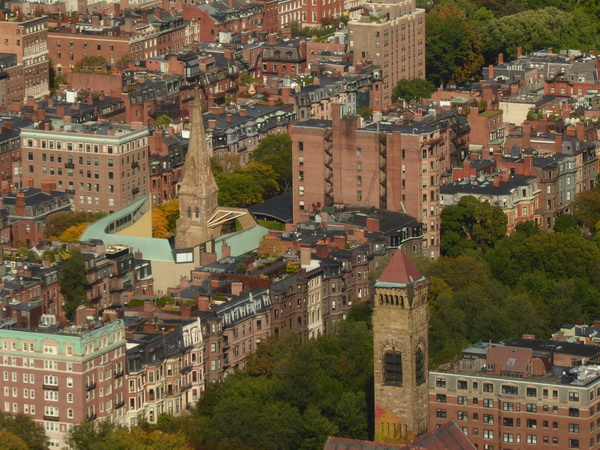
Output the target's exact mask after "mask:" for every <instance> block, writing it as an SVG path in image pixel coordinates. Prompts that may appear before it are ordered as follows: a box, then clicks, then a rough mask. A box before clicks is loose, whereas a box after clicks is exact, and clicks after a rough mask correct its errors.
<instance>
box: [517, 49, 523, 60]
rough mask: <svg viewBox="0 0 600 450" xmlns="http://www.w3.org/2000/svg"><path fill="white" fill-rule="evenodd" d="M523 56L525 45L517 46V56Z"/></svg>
mask: <svg viewBox="0 0 600 450" xmlns="http://www.w3.org/2000/svg"><path fill="white" fill-rule="evenodd" d="M522 57H523V47H517V58H522Z"/></svg>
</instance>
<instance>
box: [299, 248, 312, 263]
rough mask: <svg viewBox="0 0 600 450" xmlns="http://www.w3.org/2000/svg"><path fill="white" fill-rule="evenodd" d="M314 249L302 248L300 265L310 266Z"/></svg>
mask: <svg viewBox="0 0 600 450" xmlns="http://www.w3.org/2000/svg"><path fill="white" fill-rule="evenodd" d="M311 256H312V249H311V248H310V247H300V265H302V266H310V260H311Z"/></svg>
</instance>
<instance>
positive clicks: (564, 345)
mask: <svg viewBox="0 0 600 450" xmlns="http://www.w3.org/2000/svg"><path fill="white" fill-rule="evenodd" d="M502 344H503V345H506V346H510V347H524V348H530V349H532V350H533V351H546V352H547V351H550V350H551V349H554V353H560V354H564V355H573V356H579V357H582V358H586V359H587V358H594V357H600V347H599V346H597V345H584V344H575V343H571V342H563V341H553V340H550V339H522V338H521V339H511V340H508V341H503V342H502Z"/></svg>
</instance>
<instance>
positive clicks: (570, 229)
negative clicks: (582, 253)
mask: <svg viewBox="0 0 600 450" xmlns="http://www.w3.org/2000/svg"><path fill="white" fill-rule="evenodd" d="M554 231H556V232H557V233H574V234H578V233H580V229H579V225H578V224H577V221H576V220H575V217H573V215H572V214H561V215H560V216H558V217H557V218H556V221H555V222H554Z"/></svg>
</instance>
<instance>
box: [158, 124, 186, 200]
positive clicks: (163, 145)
mask: <svg viewBox="0 0 600 450" xmlns="http://www.w3.org/2000/svg"><path fill="white" fill-rule="evenodd" d="M187 144H188V142H187V139H183V138H181V137H180V136H177V135H173V136H172V135H170V134H169V135H167V136H165V135H164V133H163V131H162V130H154V133H153V137H152V140H151V142H150V150H149V151H150V164H149V171H150V180H149V186H150V193H151V194H152V205H153V206H158V205H160V204H162V203H165V202H168V201H169V200H171V199H173V198H175V197H176V196H177V183H178V182H179V181H180V180H182V178H183V172H184V169H183V163H184V161H185V155H186V153H187Z"/></svg>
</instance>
